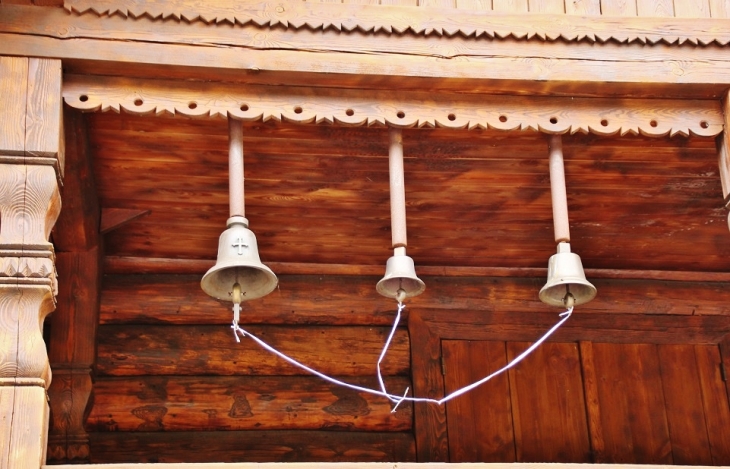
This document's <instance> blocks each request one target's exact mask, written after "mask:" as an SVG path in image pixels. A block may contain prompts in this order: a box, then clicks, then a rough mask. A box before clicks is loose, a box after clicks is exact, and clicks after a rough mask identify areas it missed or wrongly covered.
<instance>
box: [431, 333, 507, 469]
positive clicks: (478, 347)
mask: <svg viewBox="0 0 730 469" xmlns="http://www.w3.org/2000/svg"><path fill="white" fill-rule="evenodd" d="M442 348H443V360H444V371H445V377H444V383H445V385H446V394H450V393H452V392H454V391H456V390H457V389H460V388H461V387H463V386H467V385H469V384H471V383H474V382H476V381H478V380H480V379H482V378H484V377H485V376H487V375H489V374H490V373H492V372H493V371H495V370H498V369H500V368H502V367H503V366H504V365H505V364H506V363H507V356H506V350H505V344H504V342H486V341H478V342H472V341H466V340H445V341H443V343H442ZM509 391H510V387H509V380H508V378H507V375H506V374H503V375H501V376H498V377H496V378H494V379H493V380H491V381H490V382H488V383H485V384H484V385H483V386H480V387H478V388H476V389H474V390H473V391H470V392H469V393H468V394H465V395H463V396H460V397H458V398H456V399H453V400H451V401H449V402H447V403H446V413H447V415H448V419H447V425H448V434H449V455H450V462H452V463H460V462H514V461H515V440H514V432H513V429H512V406H511V404H510V392H509Z"/></svg>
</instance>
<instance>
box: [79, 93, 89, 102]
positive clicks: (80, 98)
mask: <svg viewBox="0 0 730 469" xmlns="http://www.w3.org/2000/svg"><path fill="white" fill-rule="evenodd" d="M88 100H89V97H88V96H87V95H85V94H82V95H81V96H79V101H81V102H82V103H85V102H86V101H88Z"/></svg>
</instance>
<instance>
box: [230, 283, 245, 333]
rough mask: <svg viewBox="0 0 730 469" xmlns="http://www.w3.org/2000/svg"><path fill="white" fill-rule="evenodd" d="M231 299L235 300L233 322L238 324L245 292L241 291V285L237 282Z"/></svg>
mask: <svg viewBox="0 0 730 469" xmlns="http://www.w3.org/2000/svg"><path fill="white" fill-rule="evenodd" d="M231 299H232V300H233V324H234V325H236V326H237V325H238V321H239V319H240V316H241V301H243V294H242V293H241V285H240V284H239V283H238V282H236V283H235V284H233V292H232V293H231Z"/></svg>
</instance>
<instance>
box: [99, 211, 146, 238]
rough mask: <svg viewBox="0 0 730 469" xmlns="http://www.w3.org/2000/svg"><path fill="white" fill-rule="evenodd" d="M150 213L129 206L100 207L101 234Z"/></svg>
mask: <svg viewBox="0 0 730 469" xmlns="http://www.w3.org/2000/svg"><path fill="white" fill-rule="evenodd" d="M149 214H150V211H149V210H136V209H131V208H102V209H101V234H106V233H109V232H110V231H114V230H116V229H117V228H121V227H122V226H124V225H126V224H127V223H130V222H133V221H134V220H137V219H138V218H142V217H144V216H147V215H149Z"/></svg>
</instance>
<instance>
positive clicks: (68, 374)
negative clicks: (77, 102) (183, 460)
mask: <svg viewBox="0 0 730 469" xmlns="http://www.w3.org/2000/svg"><path fill="white" fill-rule="evenodd" d="M63 122H64V128H65V140H66V164H67V168H68V169H67V171H66V177H65V178H64V183H63V211H61V215H60V216H59V218H58V222H57V223H56V226H55V228H54V230H53V243H54V245H55V249H56V270H57V271H58V276H59V278H60V279H61V281H60V282H59V286H58V304H57V306H56V312H55V313H53V315H52V316H51V318H50V322H51V324H50V326H51V327H50V337H49V339H48V342H49V343H48V356H49V359H50V362H51V367H52V368H53V382H52V383H51V386H50V387H49V388H48V397H49V399H50V405H51V422H50V428H49V431H48V462H49V463H53V464H55V463H88V462H89V435H88V434H87V433H86V430H85V429H84V412H85V411H86V406H87V404H88V402H89V399H90V397H91V391H92V385H91V380H92V379H91V378H92V377H91V371H92V367H93V365H94V360H95V358H96V353H95V348H94V346H95V343H96V327H97V324H98V322H99V320H98V316H99V296H100V295H99V292H100V290H101V253H102V251H103V249H102V247H101V235H100V233H99V231H100V224H101V223H100V218H101V215H100V209H99V201H98V198H97V195H96V186H95V183H94V177H93V170H92V166H91V153H90V151H89V143H88V137H87V129H86V122H85V120H84V118H83V115H81V113H79V112H76V111H73V110H71V109H68V108H67V109H66V110H65V112H64V119H63ZM118 221H119V220H117V222H118Z"/></svg>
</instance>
